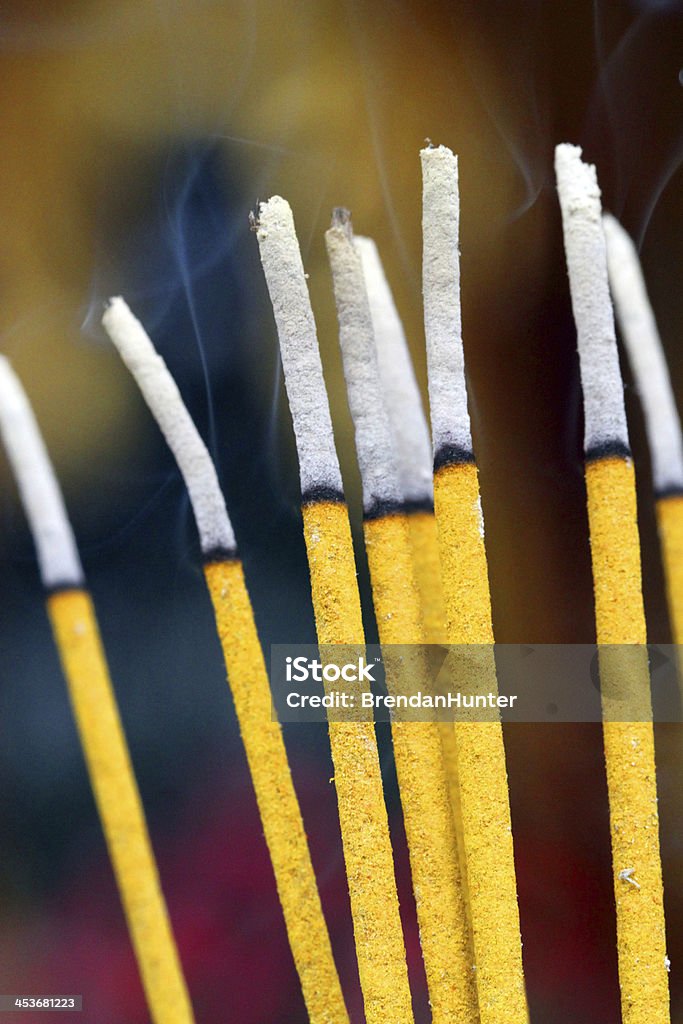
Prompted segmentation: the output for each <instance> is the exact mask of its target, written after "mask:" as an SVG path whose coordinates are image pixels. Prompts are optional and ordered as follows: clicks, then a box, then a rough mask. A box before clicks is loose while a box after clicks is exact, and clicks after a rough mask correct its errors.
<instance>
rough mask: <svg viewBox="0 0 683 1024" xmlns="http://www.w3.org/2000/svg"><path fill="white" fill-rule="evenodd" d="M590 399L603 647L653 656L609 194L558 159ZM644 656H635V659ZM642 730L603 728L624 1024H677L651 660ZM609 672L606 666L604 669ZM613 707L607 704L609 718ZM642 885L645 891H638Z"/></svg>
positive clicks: (590, 478) (575, 165)
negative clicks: (603, 198)
mask: <svg viewBox="0 0 683 1024" xmlns="http://www.w3.org/2000/svg"><path fill="white" fill-rule="evenodd" d="M555 171H556V175H557V189H558V194H559V198H560V206H561V209H562V223H563V228H564V243H565V251H566V256H567V269H568V272H569V284H570V289H571V297H572V307H573V310H574V320H575V322H576V330H577V336H578V345H579V359H580V365H581V383H582V387H583V401H584V418H585V437H584V448H585V458H586V489H587V496H588V518H589V523H590V536H591V553H592V560H593V583H594V590H595V618H596V626H597V637H598V643H599V644H607V645H633V644H639V645H644V644H645V643H646V631H645V615H644V610H643V598H642V590H641V577H640V543H639V538H638V525H637V519H636V496H635V479H634V472H633V463H632V461H631V453H630V448H629V440H628V430H627V426H626V414H625V410H624V396H623V385H622V381H621V374H620V371H619V360H618V356H617V347H616V339H615V333H614V319H613V314H612V306H611V302H610V297H609V288H608V281H607V265H606V253H605V238H604V233H603V228H602V222H601V210H600V189H599V188H598V183H597V178H596V173H595V168H594V167H593V166H591V165H589V164H585V163H583V162H582V160H581V150H580V149H578V148H577V147H575V146H569V145H561V146H558V147H557V149H556V151H555ZM637 650H638V649H637V648H636V651H637ZM641 653H642V655H643V657H642V659H641V666H640V676H639V678H638V677H636V684H637V687H638V690H637V692H636V696H637V698H638V700H639V703H640V705H641V708H642V709H643V714H642V719H643V720H641V721H632V722H620V721H609V720H607V716H605V718H606V720H605V722H604V725H603V733H604V742H605V761H606V765H607V784H608V790H609V802H610V819H611V831H612V861H613V870H614V891H615V897H616V907H617V948H618V957H619V982H620V986H621V1003H622V1017H623V1021H624V1024H665V1022H668V1021H669V986H668V976H667V959H666V946H665V932H664V906H663V894H662V871H661V862H660V854H659V826H658V815H657V786H656V775H655V757H654V737H653V729H652V723H651V721H648V720H645V719H646V718H648V717H649V716H650V714H651V712H650V696H649V677H648V672H647V656H646V652H645V650H644V648H643V649H642V652H641ZM601 670H602V660H601ZM605 706H606V701H605V695H604V694H603V708H604V707H605ZM634 883H635V884H634Z"/></svg>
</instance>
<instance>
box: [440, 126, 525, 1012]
mask: <svg viewBox="0 0 683 1024" xmlns="http://www.w3.org/2000/svg"><path fill="white" fill-rule="evenodd" d="M421 158H422V174H423V220H422V225H423V244H424V255H423V293H424V317H425V335H426V341H427V370H428V383H429V400H430V408H431V418H432V443H433V454H434V504H435V511H436V519H437V524H438V531H439V549H440V553H441V567H442V576H443V585H444V594H445V599H446V636H447V639H448V642H449V643H450V644H481V645H489V649H488V651H487V650H486V649H485V648H482V651H483V656H484V657H485V658H486V662H487V665H486V666H485V668H486V674H487V678H488V685H489V688H490V689H491V690H492V691H493V692H495V691H496V689H497V687H496V680H495V667H494V664H493V652H492V648H491V647H490V645H492V644H493V628H492V624H491V599H490V594H489V584H488V566H487V562H486V550H485V547H484V534H483V517H482V511H481V502H480V497H479V482H478V476H477V468H476V464H475V461H474V452H473V448H472V438H471V432H470V420H469V413H468V408H467V389H466V384H465V361H464V352H463V345H462V328H461V311H460V260H459V240H458V235H459V220H460V200H459V194H458V164H457V158H456V157H455V156H454V155H453V153H452V152H451V151H450V150H449V149H447V148H446V147H445V146H439V147H438V148H431V147H430V148H428V149H424V150H422V152H421ZM455 735H456V747H457V756H458V779H459V783H460V806H461V813H462V821H463V837H464V846H465V856H466V863H467V880H468V887H469V901H470V910H471V915H472V934H473V942H474V954H475V961H476V968H477V970H476V980H477V992H478V996H479V1012H480V1015H481V1021H482V1024H494V1022H495V1024H503V1022H505V1024H524V1022H526V1020H527V1009H526V998H525V992H524V975H523V968H522V944H521V938H520V926H519V910H518V905H517V886H516V879H515V865H514V852H513V843H512V827H511V820H510V802H509V794H508V782H507V771H506V766H505V749H504V746H503V735H502V728H501V725H500V722H498V721H491V722H456V724H455Z"/></svg>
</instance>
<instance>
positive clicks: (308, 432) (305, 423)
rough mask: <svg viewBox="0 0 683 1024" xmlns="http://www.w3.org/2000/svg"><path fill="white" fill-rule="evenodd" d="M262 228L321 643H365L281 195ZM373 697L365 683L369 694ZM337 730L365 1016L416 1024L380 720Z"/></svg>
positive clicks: (266, 206)
mask: <svg viewBox="0 0 683 1024" xmlns="http://www.w3.org/2000/svg"><path fill="white" fill-rule="evenodd" d="M255 227H256V237H257V240H258V244H259V251H260V254H261V262H262V264H263V269H264V272H265V276H266V281H267V284H268V291H269V294H270V298H271V302H272V305H273V312H274V314H275V321H276V324H277V329H278V337H279V341H280V352H281V357H282V364H283V367H284V374H285V384H286V388H287V396H288V400H289V408H290V411H291V414H292V421H293V425H294V433H295V436H296V443H297V452H298V456H299V472H300V476H301V494H302V506H303V521H304V537H305V540H306V550H307V553H308V563H309V569H310V576H311V590H312V595H313V607H314V611H315V618H316V626H317V631H318V640H319V642H320V644H321V645H328V644H362V643H363V642H364V637H363V622H362V617H361V606H360V597H359V593H358V584H357V580H356V563H355V558H354V554H353V544H352V541H351V530H350V526H349V516H348V510H347V507H346V503H345V500H344V492H343V487H342V479H341V473H340V470H339V462H338V459H337V452H336V448H335V444H334V435H333V432H332V420H331V417H330V410H329V404H328V400H327V391H326V389H325V382H324V379H323V372H322V365H321V362H320V353H319V349H318V339H317V333H316V326H315V320H314V318H313V311H312V309H311V304H310V299H309V295H308V286H307V284H306V278H305V275H304V269H303V264H302V261H301V253H300V251H299V244H298V241H297V237H296V232H295V228H294V220H293V217H292V212H291V210H290V207H289V205H288V204H287V203H286V202H285V200H284V199H281V198H280V197H279V196H274V197H273V198H272V199H270V200H269V201H268V202H267V203H262V204H261V205H260V208H259V215H258V222H255ZM364 688H367V687H366V686H365V684H359V693H360V692H361V690H362V689H364ZM357 703H358V704H360V700H359V699H358V698H357ZM329 731H330V746H331V750H332V758H333V761H334V772H335V786H336V790H337V802H338V808H339V822H340V826H341V833H342V841H343V846H344V859H345V863H346V873H347V877H348V881H349V895H350V899H351V912H352V916H353V923H354V935H355V940H356V954H357V958H358V969H359V974H360V981H361V988H362V991H363V1000H364V1005H365V1017H366V1020H367V1022H368V1024H386V1022H387V1021H392V1022H394V1021H395V1022H396V1024H402V1022H410V1021H412V1020H413V1013H412V1005H411V997H410V988H409V985H408V972H407V966H406V956H405V948H404V943H403V933H402V930H401V919H400V915H399V908H398V896H397V893H396V882H395V879H394V864H393V856H392V849H391V839H390V835H389V823H388V820H387V812H386V807H385V804H384V794H383V790H382V775H381V771H380V764H379V756H378V752H377V740H376V737H375V730H374V724H373V721H372V714H371V713H370V715H369V718H368V720H366V721H363V722H361V721H346V722H335V721H332V719H330V723H329Z"/></svg>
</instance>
